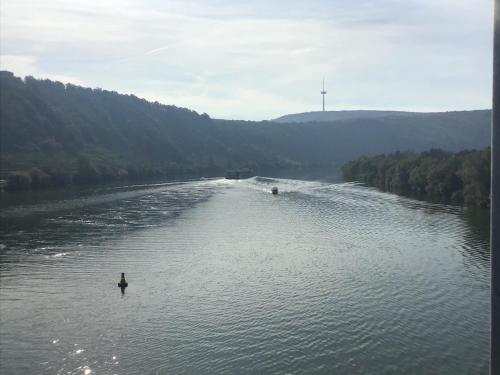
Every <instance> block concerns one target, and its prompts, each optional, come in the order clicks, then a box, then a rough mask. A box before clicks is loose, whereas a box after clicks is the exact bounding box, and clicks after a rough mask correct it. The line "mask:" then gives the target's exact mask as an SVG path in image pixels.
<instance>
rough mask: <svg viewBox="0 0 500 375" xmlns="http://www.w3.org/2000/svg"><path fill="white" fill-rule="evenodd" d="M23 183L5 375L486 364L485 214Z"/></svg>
mask: <svg viewBox="0 0 500 375" xmlns="http://www.w3.org/2000/svg"><path fill="white" fill-rule="evenodd" d="M272 186H277V187H278V188H279V190H280V193H279V194H278V195H277V196H273V195H272V194H271V193H270V190H271V187H272ZM6 194H7V193H6ZM16 197H17V198H16ZM19 197H21V198H19ZM22 197H24V195H9V194H7V195H5V196H4V197H3V198H2V199H3V204H2V206H3V207H2V212H1V216H0V219H1V221H2V223H1V224H2V226H1V228H0V234H1V240H0V271H1V274H0V282H1V284H0V286H1V293H0V329H1V336H0V372H1V373H2V374H5V375H7V374H34V373H36V374H332V373H333V374H453V375H457V374H480V373H484V374H486V373H487V372H488V358H489V250H488V238H487V222H486V221H485V220H484V218H485V217H487V216H486V215H485V214H484V213H481V212H479V213H478V212H469V211H466V210H464V209H463V208H460V207H454V206H448V205H439V204H433V203H426V202H421V201H417V200H412V199H407V198H403V197H398V196H396V195H392V194H387V193H383V192H379V191H377V190H375V189H371V188H367V187H364V186H361V185H356V184H352V183H342V182H332V181H307V180H300V179H286V178H274V179H273V178H264V177H254V178H251V179H248V180H240V181H229V180H225V179H218V178H212V179H201V180H193V181H183V182H170V183H161V184H146V185H130V186H111V187H110V186H107V187H97V188H87V189H82V190H76V191H69V192H66V193H64V194H61V193H59V194H52V193H41V194H38V195H36V196H35V197H33V196H30V197H28V198H22ZM121 272H125V274H126V278H127V281H128V283H129V286H128V288H126V289H125V290H124V293H122V292H121V291H120V289H119V288H118V287H117V282H118V281H119V278H120V273H121Z"/></svg>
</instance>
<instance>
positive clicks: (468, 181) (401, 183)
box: [342, 147, 491, 207]
mask: <svg viewBox="0 0 500 375" xmlns="http://www.w3.org/2000/svg"><path fill="white" fill-rule="evenodd" d="M490 166H491V149H490V148H489V147H488V148H485V149H484V150H481V151H461V152H459V153H449V152H445V151H442V150H431V151H428V152H423V153H420V154H413V153H401V152H397V153H394V154H390V155H377V156H371V157H367V156H364V157H361V158H359V159H357V160H352V161H349V162H348V163H346V164H345V165H344V166H343V167H342V172H343V174H344V178H345V179H347V180H350V181H361V182H364V183H366V184H367V185H370V186H374V187H377V188H379V189H381V190H385V191H390V192H394V193H397V194H403V195H413V196H417V197H421V198H424V199H427V200H432V201H438V202H444V203H457V204H463V203H465V204H467V205H473V206H479V207H488V206H489V202H490V168H491V167H490Z"/></svg>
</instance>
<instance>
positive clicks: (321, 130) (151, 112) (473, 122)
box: [0, 71, 491, 190]
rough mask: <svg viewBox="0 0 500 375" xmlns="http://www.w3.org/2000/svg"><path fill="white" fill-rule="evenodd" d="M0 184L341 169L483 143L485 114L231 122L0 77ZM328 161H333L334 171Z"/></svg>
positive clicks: (106, 93) (132, 99)
mask: <svg viewBox="0 0 500 375" xmlns="http://www.w3.org/2000/svg"><path fill="white" fill-rule="evenodd" d="M0 90H1V95H0V124H1V137H0V142H1V153H0V162H1V168H0V179H5V180H8V181H9V188H11V189H16V190H20V189H30V188H35V189H42V188H45V187H48V186H66V185H68V184H72V183H75V184H85V183H100V182H110V181H116V180H122V179H135V180H142V179H150V178H164V177H176V176H181V175H185V174H189V175H191V176H193V175H203V174H212V175H213V174H218V175H223V173H224V171H225V170H227V169H236V168H245V167H247V168H250V169H253V170H258V169H260V168H290V167H292V168H302V167H332V166H334V167H335V166H340V165H341V164H342V163H344V162H346V161H347V160H350V159H353V158H356V157H359V156H360V155H362V154H377V153H387V152H394V151H396V150H398V149H401V150H414V151H422V150H426V149H428V148H429V147H435V148H443V149H447V150H449V151H459V150H462V149H466V148H482V147H485V146H486V145H488V144H489V142H490V130H489V129H490V118H491V112H490V111H487V110H484V111H465V112H446V113H435V114H415V113H413V114H412V113H406V114H405V115H404V116H392V117H384V116H385V115H384V116H383V114H382V113H376V114H375V113H371V112H369V113H363V115H364V116H365V115H367V116H374V117H371V118H367V117H363V118H346V119H343V120H339V121H333V122H310V123H277V122H272V121H260V122H255V121H228V120H216V119H211V118H210V117H209V116H208V115H206V114H201V115H200V114H198V113H196V112H194V111H191V110H188V109H185V108H177V107H175V106H168V105H162V104H159V103H156V102H155V103H151V102H148V101H146V100H143V99H140V98H138V97H136V96H134V95H121V94H118V93H116V92H112V91H106V90H101V89H89V88H84V87H79V86H75V85H71V84H62V83H60V82H54V81H50V80H38V79H35V78H33V77H26V78H25V79H20V78H18V77H15V76H14V75H13V74H12V73H10V72H5V71H2V72H0ZM332 161H333V162H332Z"/></svg>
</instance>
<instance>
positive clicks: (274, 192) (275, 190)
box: [271, 186, 278, 195]
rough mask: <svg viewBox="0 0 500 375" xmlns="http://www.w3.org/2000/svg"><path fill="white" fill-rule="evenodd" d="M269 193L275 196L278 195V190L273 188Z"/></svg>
mask: <svg viewBox="0 0 500 375" xmlns="http://www.w3.org/2000/svg"><path fill="white" fill-rule="evenodd" d="M271 193H273V194H274V195H277V194H278V188H277V187H276V186H275V187H273V188H272V189H271Z"/></svg>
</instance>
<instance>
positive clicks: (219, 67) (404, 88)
mask: <svg viewBox="0 0 500 375" xmlns="http://www.w3.org/2000/svg"><path fill="white" fill-rule="evenodd" d="M0 7H1V9H0V11H1V12H0V38H1V39H0V42H1V45H0V68H1V69H4V70H10V71H13V72H14V73H15V74H16V75H20V76H25V75H33V76H35V77H40V78H51V79H56V80H60V81H63V82H73V83H77V84H81V85H84V86H90V87H101V88H105V89H109V90H115V91H118V92H122V93H133V94H135V95H137V96H140V97H144V98H146V99H148V100H157V101H159V102H162V103H165V104H174V105H177V106H182V107H188V108H191V109H194V110H196V111H198V112H200V113H201V112H206V113H208V114H209V115H210V116H212V117H216V118H230V119H255V120H259V119H270V118H274V117H278V116H280V115H283V114H287V113H296V112H305V111H313V110H319V109H321V95H320V91H321V80H322V77H323V76H324V77H325V79H326V85H327V90H328V95H327V98H326V103H327V109H330V110H339V109H399V110H416V111H441V110H455V109H479V108H490V107H491V79H492V73H491V58H492V57H491V56H492V27H493V22H492V15H493V0H405V1H403V0H397V1H396V0H369V1H368V0H343V1H341V0H328V1H311V0H310V1H299V0H289V1H264V0H257V1H248V0H247V1H239V0H238V1H237V0H231V1H229V0H198V1H190V0H181V1H160V0H147V1H132V0H111V1H105V0H101V1H94V0H71V1H69V0H52V1H25V0H2V1H1V2H0Z"/></svg>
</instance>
